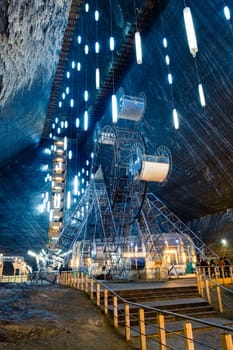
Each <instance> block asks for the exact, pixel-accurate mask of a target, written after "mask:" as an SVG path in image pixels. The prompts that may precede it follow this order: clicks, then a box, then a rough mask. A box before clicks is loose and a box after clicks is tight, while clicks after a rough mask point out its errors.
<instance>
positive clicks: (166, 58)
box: [165, 55, 170, 66]
mask: <svg viewBox="0 0 233 350" xmlns="http://www.w3.org/2000/svg"><path fill="white" fill-rule="evenodd" d="M165 63H166V65H167V66H169V64H170V57H169V56H168V55H166V56H165Z"/></svg>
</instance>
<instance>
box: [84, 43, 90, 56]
mask: <svg viewBox="0 0 233 350" xmlns="http://www.w3.org/2000/svg"><path fill="white" fill-rule="evenodd" d="M88 52H89V47H88V45H87V44H86V45H85V46H84V53H85V55H88Z"/></svg>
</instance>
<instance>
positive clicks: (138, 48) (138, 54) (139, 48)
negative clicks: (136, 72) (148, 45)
mask: <svg viewBox="0 0 233 350" xmlns="http://www.w3.org/2000/svg"><path fill="white" fill-rule="evenodd" d="M135 49H136V60H137V64H142V43H141V35H140V33H139V32H135Z"/></svg>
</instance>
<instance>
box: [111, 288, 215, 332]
mask: <svg viewBox="0 0 233 350" xmlns="http://www.w3.org/2000/svg"><path fill="white" fill-rule="evenodd" d="M115 292H116V293H117V294H118V295H120V297H121V298H123V299H125V300H127V301H129V302H133V303H136V304H143V305H144V306H149V307H152V308H156V309H159V310H166V311H171V312H174V313H177V314H182V315H188V316H192V317H195V318H198V319H199V318H204V319H206V318H215V317H217V316H218V313H217V312H216V311H215V310H214V309H213V307H212V306H211V305H210V304H208V302H207V301H205V300H204V299H202V298H201V297H200V295H199V293H198V289H197V287H196V286H185V287H174V288H148V289H147V288H146V289H130V290H129V289H128V290H118V291H115ZM109 297H110V299H109V300H111V296H109ZM139 309H140V306H139V305H130V324H131V325H137V324H138V317H137V315H138V311H139ZM123 311H124V303H123V302H122V303H120V302H119V303H118V320H119V324H120V325H122V326H124V322H125V320H124V312H123ZM109 313H113V305H112V304H111V303H109ZM177 319H178V318H177V317H175V316H174V315H167V316H165V320H166V322H167V321H168V322H173V321H177ZM145 322H146V323H147V324H153V323H156V312H155V311H154V310H150V309H145Z"/></svg>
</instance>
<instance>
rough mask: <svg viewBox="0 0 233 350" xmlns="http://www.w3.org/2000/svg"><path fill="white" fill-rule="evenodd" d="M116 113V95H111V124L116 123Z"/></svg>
mask: <svg viewBox="0 0 233 350" xmlns="http://www.w3.org/2000/svg"><path fill="white" fill-rule="evenodd" d="M117 119H118V112H117V98H116V95H112V122H113V123H117Z"/></svg>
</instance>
